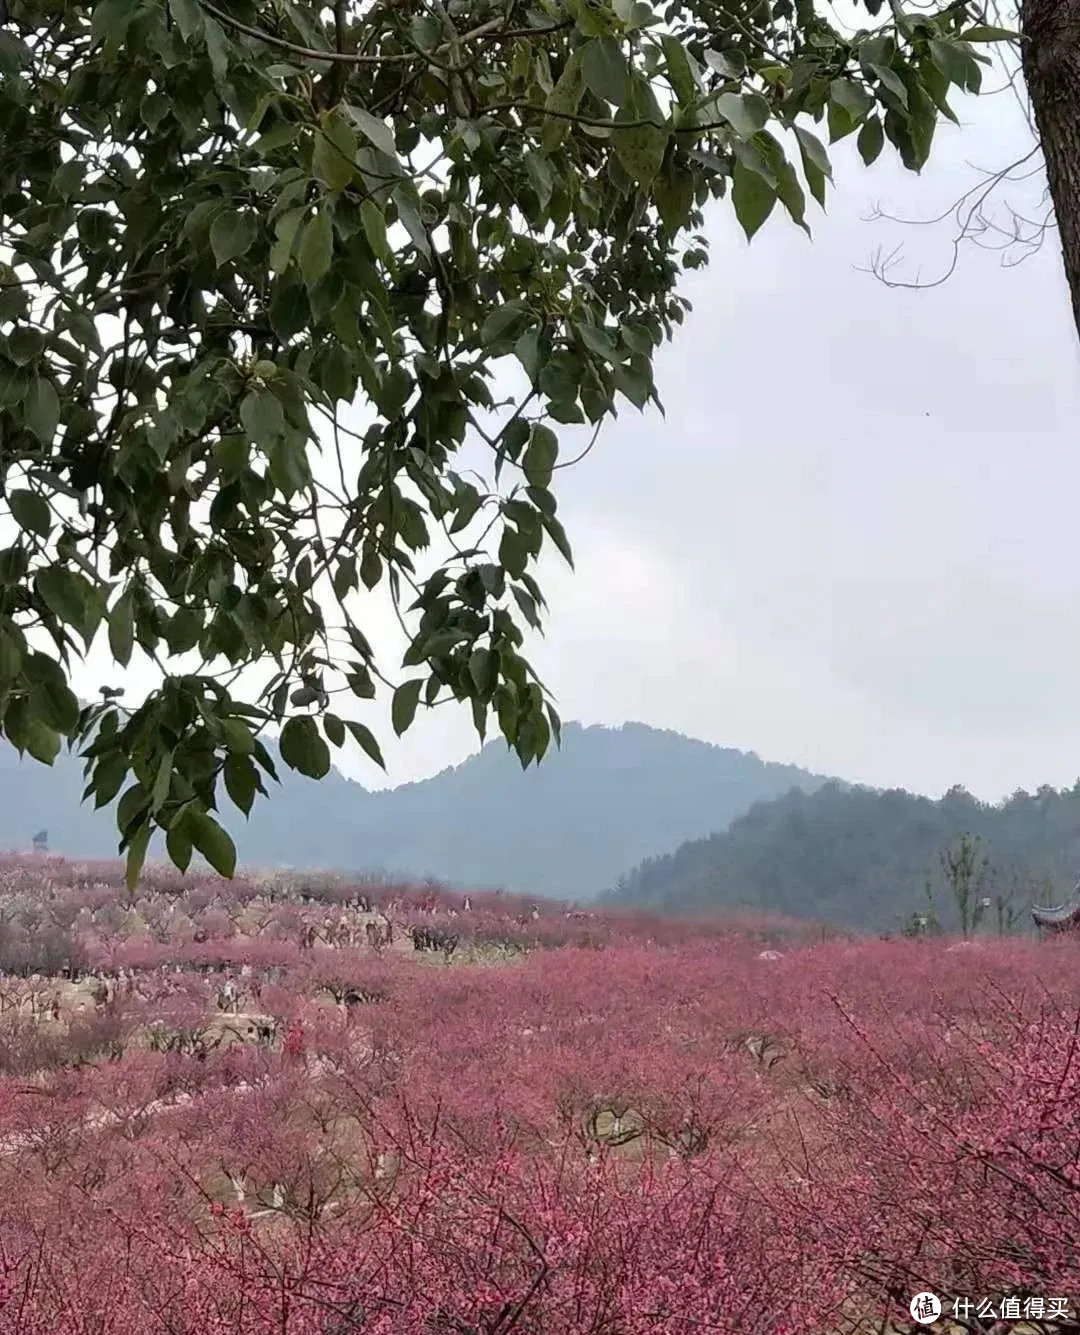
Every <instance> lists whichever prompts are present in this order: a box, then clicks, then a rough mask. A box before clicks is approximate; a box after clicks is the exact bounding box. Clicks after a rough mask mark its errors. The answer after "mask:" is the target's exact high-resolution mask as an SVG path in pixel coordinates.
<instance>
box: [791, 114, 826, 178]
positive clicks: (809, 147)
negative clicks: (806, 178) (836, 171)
mask: <svg viewBox="0 0 1080 1335" xmlns="http://www.w3.org/2000/svg"><path fill="white" fill-rule="evenodd" d="M795 138H796V139H798V141H799V151H800V152H801V153H802V159H803V166H804V168H805V166H806V163H807V162H811V163H813V165H814V166H815V167H816V168H817V169H818V171H819V172H820V173H821V175H822V176H825V177H827V178H828V179H829V180H830V181H831V180H832V163H831V162H830V161H829V154H828V151H827V150H826V148H825V145H824V144H823V143H822V142H821V140H820V139H819V138H818V137H817V135H816V134H812V133H811V132H810V131H809V130H807V129H806V128H805V127H804V126H802V125H796V126H795Z"/></svg>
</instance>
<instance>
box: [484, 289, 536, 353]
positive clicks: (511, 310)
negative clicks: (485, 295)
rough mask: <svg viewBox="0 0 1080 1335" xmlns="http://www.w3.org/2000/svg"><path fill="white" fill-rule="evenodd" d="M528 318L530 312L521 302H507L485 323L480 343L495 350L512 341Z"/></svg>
mask: <svg viewBox="0 0 1080 1335" xmlns="http://www.w3.org/2000/svg"><path fill="white" fill-rule="evenodd" d="M527 318H528V311H527V310H526V309H525V308H524V306H523V305H522V304H521V302H520V301H507V302H505V303H503V305H501V306H496V307H495V309H494V310H493V311H492V312H491V314H490V315H489V316H488V317H487V319H486V320H485V321H484V323H483V326H482V328H481V330H480V341H481V342H482V343H483V345H484V347H486V348H493V347H495V346H496V345H498V344H499V343H502V342H505V341H506V340H508V339H511V340H512V338H513V337H514V336H515V335H516V334H517V331H518V330H519V329H520V327H521V325H522V323H523V322H524V321H525V320H526V319H527Z"/></svg>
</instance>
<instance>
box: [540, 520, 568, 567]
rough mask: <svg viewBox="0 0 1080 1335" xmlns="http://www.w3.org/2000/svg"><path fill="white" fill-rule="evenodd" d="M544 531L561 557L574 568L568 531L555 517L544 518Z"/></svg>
mask: <svg viewBox="0 0 1080 1335" xmlns="http://www.w3.org/2000/svg"><path fill="white" fill-rule="evenodd" d="M544 529H545V531H546V532H547V535H548V537H549V538H550V539H551V541H552V542H553V543H554V544H555V546H556V547H557V548H558V550H559V554H560V556H561V557H562V558H563V560H564V561H565V562H566V564H567V565H568V566H569V567H570V568H571V570H572V569H573V567H574V553H573V551H572V549H571V547H570V539H569V538H568V537H567V536H566V530H565V529H564V528H563V526H562V524H561V523H560V522H559V521H558V520H557V519H556V518H555V516H554V515H545V516H544Z"/></svg>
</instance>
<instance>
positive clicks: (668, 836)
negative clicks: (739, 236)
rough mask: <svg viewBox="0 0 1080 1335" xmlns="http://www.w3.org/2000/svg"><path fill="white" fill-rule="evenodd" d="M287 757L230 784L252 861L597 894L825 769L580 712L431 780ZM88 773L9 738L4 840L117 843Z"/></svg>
mask: <svg viewBox="0 0 1080 1335" xmlns="http://www.w3.org/2000/svg"><path fill="white" fill-rule="evenodd" d="M278 768H279V773H280V774H281V778H282V786H281V787H280V788H278V787H276V786H273V785H268V786H269V787H270V788H271V796H270V799H269V800H265V799H261V798H260V799H258V800H257V801H256V803H255V807H254V809H253V811H252V814H251V818H250V820H249V821H247V822H245V820H244V818H243V817H242V816H241V815H239V813H237V812H236V811H235V809H234V808H233V807H232V806H231V804H230V803H229V802H228V800H227V798H226V797H225V795H224V793H223V794H222V798H221V806H222V820H223V822H224V824H225V825H226V826H227V828H228V829H229V831H230V833H231V834H232V835H233V837H234V839H235V840H236V842H237V847H238V849H239V850H240V858H241V863H242V865H243V866H246V867H248V868H259V867H281V866H289V867H296V868H304V869H316V868H319V869H331V868H332V869H337V870H342V871H385V872H388V873H400V874H403V875H410V876H415V877H424V876H432V877H435V878H436V879H438V880H440V881H445V882H448V883H450V884H457V885H461V886H469V887H472V888H475V889H480V888H482V887H500V886H501V887H504V888H506V889H508V890H517V891H521V892H524V893H527V894H537V895H553V896H556V897H559V898H567V899H588V898H592V897H595V896H596V895H597V894H599V893H600V892H601V891H602V890H603V889H604V888H605V887H606V886H609V885H611V883H612V882H613V881H614V879H615V877H616V876H617V875H618V873H619V872H620V871H621V870H622V869H623V868H625V867H627V866H630V865H632V864H633V863H635V862H638V861H640V860H641V859H642V858H645V857H649V856H652V855H655V854H658V853H662V852H664V851H665V850H667V849H671V848H674V847H675V846H676V845H678V844H679V843H681V842H683V841H684V840H686V839H690V838H693V837H695V836H698V835H702V834H705V833H707V832H710V831H713V830H722V829H724V828H725V827H726V826H727V825H728V824H729V822H730V821H731V820H732V819H733V818H734V817H736V816H738V815H740V814H741V813H742V812H744V811H746V810H747V808H749V807H750V806H751V805H752V804H753V803H754V802H757V801H759V800H760V799H762V798H770V797H775V796H776V795H778V794H780V793H784V792H787V791H788V790H789V789H790V788H792V787H793V786H795V785H798V786H800V787H802V788H804V789H807V790H813V789H814V788H816V787H818V786H819V785H820V784H821V783H823V782H825V780H824V778H822V777H821V776H817V775H813V774H810V773H808V772H807V771H806V770H802V769H798V768H797V767H795V766H793V765H780V764H771V763H768V762H766V761H763V760H761V759H759V758H758V756H756V755H754V754H753V753H747V752H744V751H733V750H728V749H725V748H723V747H719V746H712V745H710V744H709V743H707V742H700V741H695V740H693V739H691V738H689V737H683V736H681V735H680V734H679V733H676V732H666V731H660V730H658V729H656V728H649V727H646V726H644V725H643V724H640V723H628V724H626V725H624V726H623V727H621V728H603V727H582V726H580V725H578V724H573V723H570V724H566V725H564V728H563V746H562V750H561V751H556V750H554V749H553V750H552V751H551V752H549V754H548V756H547V757H546V758H545V760H544V761H543V763H542V764H541V765H540V766H539V767H538V768H537V767H533V768H530V769H529V770H527V771H525V772H522V769H521V766H520V765H519V763H518V762H517V760H516V759H515V758H514V757H513V756H512V755H511V754H509V752H508V750H507V748H506V746H505V744H504V743H502V742H489V743H488V745H487V746H485V747H484V748H483V750H481V751H480V752H479V754H477V755H475V756H473V757H471V758H470V759H469V760H466V761H465V762H464V763H463V764H461V765H458V766H456V767H453V768H451V769H446V770H443V772H442V773H441V774H437V775H435V776H434V777H433V778H430V779H425V780H424V781H423V782H421V783H411V784H405V785H403V786H402V787H399V788H394V789H390V790H385V791H381V792H371V791H369V790H367V789H366V788H364V787H362V786H361V785H360V784H358V783H354V782H352V781H351V780H349V779H345V778H343V777H342V776H341V775H340V774H338V773H337V772H336V771H332V772H331V773H330V774H329V775H327V777H326V778H325V779H323V780H321V781H319V782H315V781H313V780H310V779H305V778H303V777H301V776H299V775H297V774H294V773H292V772H291V771H289V770H287V769H286V768H285V767H284V766H283V765H279V767H278ZM83 786H84V785H83V781H82V768H81V764H80V763H79V762H77V761H75V760H73V759H72V758H71V757H68V756H61V757H60V758H59V759H58V760H57V762H56V764H55V766H53V768H52V769H47V768H45V767H44V766H42V765H39V764H38V763H37V762H35V761H30V760H28V761H25V762H20V761H19V759H18V756H17V755H16V753H15V752H14V751H13V750H12V749H11V748H10V747H9V746H7V745H6V744H4V743H2V742H0V848H24V847H27V846H28V845H29V843H30V840H31V838H32V836H33V834H34V833H35V832H36V831H37V830H39V829H41V828H44V829H47V830H48V833H49V847H50V849H51V850H52V851H53V852H57V853H66V854H70V855H72V856H78V857H114V856H115V855H116V834H115V826H114V823H113V822H114V817H113V814H112V811H111V810H108V811H106V812H96V813H95V812H94V811H93V810H92V808H90V807H89V806H81V805H80V795H81V793H82V789H83ZM151 856H154V849H153V847H152V849H151Z"/></svg>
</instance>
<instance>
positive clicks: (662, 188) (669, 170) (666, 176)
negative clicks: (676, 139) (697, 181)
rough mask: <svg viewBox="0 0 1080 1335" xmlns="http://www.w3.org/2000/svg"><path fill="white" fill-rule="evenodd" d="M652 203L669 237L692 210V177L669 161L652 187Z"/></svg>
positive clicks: (676, 164) (684, 224)
mask: <svg viewBox="0 0 1080 1335" xmlns="http://www.w3.org/2000/svg"><path fill="white" fill-rule="evenodd" d="M652 197H653V203H654V204H655V205H656V208H657V211H658V213H659V214H660V221H661V222H662V223H663V224H664V227H665V228H666V229H667V231H668V232H669V234H670V235H671V236H674V235H675V234H676V233H677V232H679V231H680V230H681V229H682V228H683V227H685V226H686V224H687V223H688V222H689V220H690V214H691V213H692V212H693V209H694V176H693V173H692V172H689V171H687V170H686V168H685V167H682V166H680V165H679V164H678V163H677V162H675V161H674V160H671V161H669V162H668V163H667V164H666V166H665V167H664V170H663V172H662V173H661V175H659V176H658V177H657V178H656V180H655V181H653V186H652Z"/></svg>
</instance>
